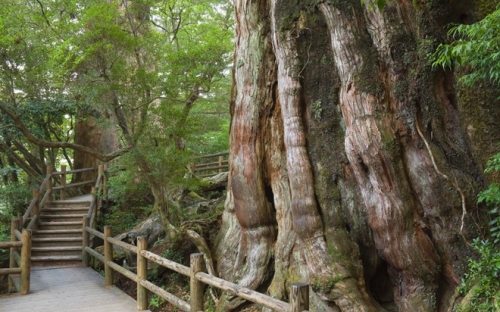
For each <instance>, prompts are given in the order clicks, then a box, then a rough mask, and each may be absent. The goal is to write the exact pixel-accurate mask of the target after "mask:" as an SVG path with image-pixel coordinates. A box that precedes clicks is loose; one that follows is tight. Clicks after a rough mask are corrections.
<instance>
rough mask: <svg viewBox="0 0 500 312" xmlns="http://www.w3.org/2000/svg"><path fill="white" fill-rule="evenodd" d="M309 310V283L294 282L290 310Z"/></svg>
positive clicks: (291, 289)
mask: <svg viewBox="0 0 500 312" xmlns="http://www.w3.org/2000/svg"><path fill="white" fill-rule="evenodd" d="M306 310H309V285H308V284H304V283H293V284H292V286H291V287H290V311H291V312H302V311H306Z"/></svg>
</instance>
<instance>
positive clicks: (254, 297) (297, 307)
mask: <svg viewBox="0 0 500 312" xmlns="http://www.w3.org/2000/svg"><path fill="white" fill-rule="evenodd" d="M89 223H90V219H89V218H88V217H84V220H83V224H84V225H83V246H82V247H83V250H82V253H83V254H82V264H83V265H84V266H88V265H89V262H90V261H89V260H90V259H89V258H90V256H93V257H95V258H96V259H98V260H99V261H101V262H103V263H104V279H105V284H106V286H111V285H113V272H114V271H116V272H118V273H121V274H123V275H124V276H126V277H127V278H129V279H131V280H132V281H134V282H136V283H137V309H138V310H146V309H147V307H148V291H150V292H152V293H154V294H156V295H158V296H160V297H162V298H163V299H165V300H166V301H168V302H170V303H171V304H173V305H174V306H176V307H177V308H178V309H180V310H182V311H186V312H198V311H203V309H204V302H203V295H204V287H205V285H210V286H213V287H217V288H219V289H221V290H224V291H229V292H231V293H233V294H235V295H236V296H238V297H241V298H243V299H246V300H249V301H252V302H254V303H257V304H259V305H262V306H264V307H267V308H270V309H272V310H274V311H281V312H289V311H293V312H301V311H306V310H308V309H309V285H307V284H302V283H296V284H292V286H291V289H290V302H284V301H280V300H278V299H276V298H273V297H270V296H267V295H264V294H261V293H259V292H256V291H254V290H251V289H249V288H245V287H241V286H239V285H237V284H234V283H231V282H228V281H225V280H223V279H220V278H217V277H215V276H212V275H209V274H207V273H204V272H203V271H202V268H203V264H204V263H203V261H204V260H203V254H201V253H196V254H192V255H191V259H190V260H191V262H190V267H186V266H184V265H182V264H179V263H176V262H174V261H171V260H169V259H165V258H163V257H161V256H159V255H157V254H154V253H152V252H150V251H148V250H147V241H146V238H145V237H138V239H137V246H134V245H131V244H127V243H125V242H122V241H120V240H118V239H116V238H113V237H112V231H111V227H109V226H105V227H104V233H102V232H99V231H97V230H95V229H93V228H91V227H89V226H88V225H89ZM89 235H95V236H97V237H100V238H101V239H102V240H103V241H104V255H102V254H100V253H99V252H97V251H95V250H94V249H92V248H90V247H89ZM113 245H114V246H119V247H121V248H123V249H125V250H128V251H130V252H133V253H135V254H136V255H137V273H134V272H132V271H130V270H128V269H126V268H124V267H122V266H120V265H119V264H117V263H115V262H113ZM147 261H152V262H154V263H156V264H158V265H161V266H163V267H165V268H168V269H170V270H173V271H175V272H177V273H180V274H182V275H185V276H188V277H189V278H190V283H189V284H190V300H189V301H190V302H189V303H188V302H186V301H184V300H182V299H180V298H178V297H176V296H175V295H173V294H171V293H169V292H167V291H166V290H164V289H162V288H160V287H158V286H156V285H155V284H153V283H151V282H150V281H148V280H147V267H148V265H147Z"/></svg>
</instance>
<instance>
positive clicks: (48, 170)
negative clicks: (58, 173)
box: [47, 165, 54, 201]
mask: <svg viewBox="0 0 500 312" xmlns="http://www.w3.org/2000/svg"><path fill="white" fill-rule="evenodd" d="M53 171H54V169H53V168H52V166H50V165H49V166H47V175H50V179H49V180H48V181H47V191H49V198H48V200H49V201H52V172H53Z"/></svg>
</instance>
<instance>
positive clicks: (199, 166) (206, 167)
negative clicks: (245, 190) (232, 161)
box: [191, 152, 229, 177]
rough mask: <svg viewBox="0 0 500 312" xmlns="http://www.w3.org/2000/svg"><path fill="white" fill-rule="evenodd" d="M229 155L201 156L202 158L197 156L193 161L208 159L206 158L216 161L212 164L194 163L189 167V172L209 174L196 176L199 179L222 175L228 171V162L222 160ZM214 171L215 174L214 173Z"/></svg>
mask: <svg viewBox="0 0 500 312" xmlns="http://www.w3.org/2000/svg"><path fill="white" fill-rule="evenodd" d="M228 155H229V153H227V152H225V153H217V154H211V155H203V156H197V157H195V159H208V158H214V157H217V161H213V162H202V163H195V164H192V165H191V171H192V172H193V173H196V172H202V171H205V172H207V171H208V172H210V173H205V174H201V175H200V174H197V176H199V177H210V176H214V175H216V174H218V173H222V172H225V171H228V170H229V160H228V159H224V157H226V156H228ZM214 171H216V172H214Z"/></svg>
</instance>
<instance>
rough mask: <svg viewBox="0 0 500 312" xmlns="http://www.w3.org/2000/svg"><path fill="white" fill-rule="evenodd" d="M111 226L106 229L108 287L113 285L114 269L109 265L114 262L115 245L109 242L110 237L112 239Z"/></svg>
mask: <svg viewBox="0 0 500 312" xmlns="http://www.w3.org/2000/svg"><path fill="white" fill-rule="evenodd" d="M111 235H112V230H111V226H109V225H106V226H105V227H104V281H105V285H106V286H112V285H113V269H112V268H111V267H110V266H109V265H108V262H111V261H113V245H112V244H111V243H110V242H108V237H111Z"/></svg>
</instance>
